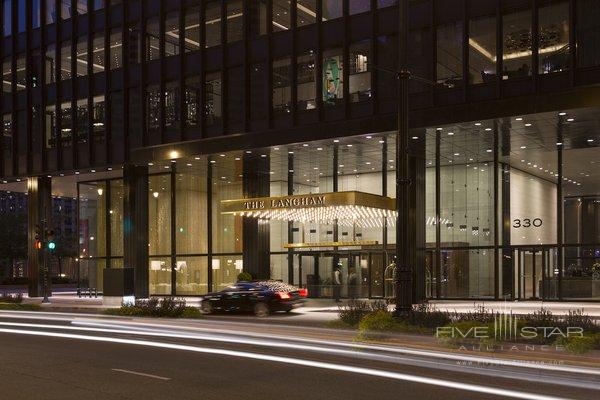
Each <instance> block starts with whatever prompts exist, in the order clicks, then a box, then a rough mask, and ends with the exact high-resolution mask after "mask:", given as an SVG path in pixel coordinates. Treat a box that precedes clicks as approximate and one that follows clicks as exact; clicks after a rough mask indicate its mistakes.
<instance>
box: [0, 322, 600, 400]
mask: <svg viewBox="0 0 600 400" xmlns="http://www.w3.org/2000/svg"><path fill="white" fill-rule="evenodd" d="M261 327H262V331H261V332H260V333H256V332H252V329H251V328H249V327H248V324H247V323H244V324H242V323H240V324H237V323H235V322H228V323H220V322H219V321H199V322H186V321H182V322H173V321H169V322H163V321H160V320H158V321H157V320H151V321H148V320H136V319H121V318H98V317H93V316H90V317H85V316H66V315H58V314H57V315H50V314H48V315H41V314H28V313H9V312H0V398H1V399H28V400H29V399H33V400H35V399H44V400H46V399H61V400H63V399H194V400H197V399H202V400H204V399H219V400H222V399H257V398H260V399H302V400H306V399H328V400H331V399H361V400H364V399H448V400H451V399H461V400H463V399H506V398H524V399H546V400H550V399H557V398H573V399H598V398H600V369H598V370H594V369H589V370H587V369H582V368H572V369H569V368H567V367H565V368H564V369H562V370H560V369H559V370H552V369H548V368H542V367H539V368H536V367H533V366H528V367H521V366H505V365H502V366H501V365H488V364H487V363H482V364H481V365H474V366H473V365H470V366H466V365H464V364H463V361H464V360H462V361H461V360H456V359H447V358H445V356H444V355H442V354H440V355H431V354H429V355H427V354H417V353H415V354H411V353H410V352H408V353H406V352H402V351H392V350H391V349H389V348H386V347H381V346H375V345H373V346H371V345H365V346H364V347H362V348H359V347H358V346H359V345H358V344H352V343H347V342H344V343H342V342H339V343H337V342H333V341H330V340H327V341H325V339H323V340H320V339H319V331H318V330H314V331H313V332H312V335H311V336H312V337H313V339H310V340H308V339H306V338H304V339H301V338H299V337H297V336H294V335H293V334H289V335H284V334H281V329H279V330H278V331H279V334H277V335H275V334H273V335H270V334H268V333H265V330H264V325H263V324H261ZM492 364H493V363H492Z"/></svg>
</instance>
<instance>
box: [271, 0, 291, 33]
mask: <svg viewBox="0 0 600 400" xmlns="http://www.w3.org/2000/svg"><path fill="white" fill-rule="evenodd" d="M290 14H291V13H290V1H289V0H273V32H277V31H286V30H288V29H290V27H291V24H292V22H291V15H290Z"/></svg>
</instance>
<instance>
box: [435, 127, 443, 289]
mask: <svg viewBox="0 0 600 400" xmlns="http://www.w3.org/2000/svg"><path fill="white" fill-rule="evenodd" d="M441 147H442V131H441V128H440V129H436V130H435V296H436V297H437V298H438V299H439V298H440V297H441V296H442V225H441V221H442V201H441V198H442V196H441V188H442V173H441V168H442V165H441V162H442V157H441Z"/></svg>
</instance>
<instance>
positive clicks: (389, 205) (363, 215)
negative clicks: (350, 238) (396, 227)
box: [221, 191, 396, 227]
mask: <svg viewBox="0 0 600 400" xmlns="http://www.w3.org/2000/svg"><path fill="white" fill-rule="evenodd" d="M395 204H396V201H395V199H392V198H390V197H385V196H379V195H375V194H371V193H364V192H357V191H350V192H333V193H311V194H300V195H293V196H282V197H258V198H249V199H237V200H223V201H222V202H221V212H222V213H223V214H233V215H238V216H242V217H251V218H259V219H269V220H280V221H298V222H320V223H333V222H334V221H336V220H337V221H338V222H339V223H342V224H343V223H344V222H346V223H348V222H350V223H353V224H356V225H359V226H365V227H376V226H381V225H382V224H383V220H384V219H385V218H387V219H389V220H395V217H396V211H395ZM390 222H392V221H390Z"/></svg>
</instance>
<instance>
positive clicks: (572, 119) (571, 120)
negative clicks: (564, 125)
mask: <svg viewBox="0 0 600 400" xmlns="http://www.w3.org/2000/svg"><path fill="white" fill-rule="evenodd" d="M573 121H575V118H567V122H573Z"/></svg>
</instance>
